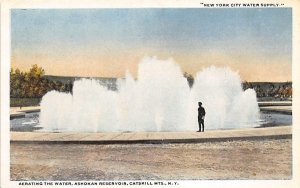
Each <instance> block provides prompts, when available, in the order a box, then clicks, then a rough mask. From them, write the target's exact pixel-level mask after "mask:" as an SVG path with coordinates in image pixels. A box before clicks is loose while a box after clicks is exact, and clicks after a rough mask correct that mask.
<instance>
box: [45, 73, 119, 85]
mask: <svg viewBox="0 0 300 188" xmlns="http://www.w3.org/2000/svg"><path fill="white" fill-rule="evenodd" d="M43 77H44V78H46V79H48V80H52V81H60V82H62V83H64V84H66V83H68V81H71V82H72V83H73V82H74V81H75V80H79V79H82V78H86V79H91V78H92V79H95V80H100V81H107V82H116V80H117V78H108V77H78V76H52V75H45V76H43Z"/></svg>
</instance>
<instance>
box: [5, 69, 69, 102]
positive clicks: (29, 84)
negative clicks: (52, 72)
mask: <svg viewBox="0 0 300 188" xmlns="http://www.w3.org/2000/svg"><path fill="white" fill-rule="evenodd" d="M44 75H45V70H44V69H43V68H42V67H39V66H38V65H36V64H35V65H32V66H31V68H30V69H29V71H25V72H23V71H20V70H19V69H18V68H16V69H13V68H11V70H10V97H11V98H41V97H43V95H45V94H46V93H47V92H48V91H51V90H57V91H60V92H70V90H71V86H70V84H63V83H62V82H60V81H52V80H49V79H46V78H44V77H43V76H44Z"/></svg>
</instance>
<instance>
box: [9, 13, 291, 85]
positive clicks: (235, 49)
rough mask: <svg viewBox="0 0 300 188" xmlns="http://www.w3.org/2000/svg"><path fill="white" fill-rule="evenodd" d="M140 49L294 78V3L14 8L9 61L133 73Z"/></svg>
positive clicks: (190, 68) (248, 73)
mask: <svg viewBox="0 0 300 188" xmlns="http://www.w3.org/2000/svg"><path fill="white" fill-rule="evenodd" d="M145 56H150V57H151V56H156V57H157V58H159V59H168V58H172V59H173V60H174V61H175V62H176V63H177V64H179V65H180V67H181V69H182V71H183V72H187V73H190V74H192V75H194V76H195V75H196V73H197V72H199V71H201V69H203V68H205V67H208V66H211V65H215V66H229V67H230V68H231V69H233V70H234V71H238V72H239V73H240V76H241V79H242V80H245V81H291V80H292V73H291V72H292V9H291V8H262V9H260V8H249V9H247V8H236V9H235V8H231V9H229V8H228V9H222V8H216V9H214V8H208V9H206V8H165V9H160V8H136V9H13V10H12V11H11V66H12V67H13V68H19V69H21V70H23V71H25V70H29V68H30V66H31V65H33V64H38V65H39V66H41V67H43V68H44V69H45V72H46V74H47V75H59V76H87V77H124V75H125V73H126V70H128V71H129V72H131V73H132V74H133V75H136V72H137V67H138V63H139V62H140V61H141V60H142V59H143V58H144V57H145Z"/></svg>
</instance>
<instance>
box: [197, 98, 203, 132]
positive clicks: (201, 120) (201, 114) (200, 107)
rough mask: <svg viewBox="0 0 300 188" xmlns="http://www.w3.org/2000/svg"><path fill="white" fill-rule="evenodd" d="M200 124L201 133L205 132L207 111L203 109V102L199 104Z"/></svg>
mask: <svg viewBox="0 0 300 188" xmlns="http://www.w3.org/2000/svg"><path fill="white" fill-rule="evenodd" d="M198 105H199V107H198V124H199V131H198V132H204V117H205V109H204V108H203V107H202V102H198Z"/></svg>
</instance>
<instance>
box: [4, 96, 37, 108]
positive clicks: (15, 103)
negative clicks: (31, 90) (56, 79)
mask: <svg viewBox="0 0 300 188" xmlns="http://www.w3.org/2000/svg"><path fill="white" fill-rule="evenodd" d="M40 102H41V98H10V107H20V106H22V107H23V106H39V105H40Z"/></svg>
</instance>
